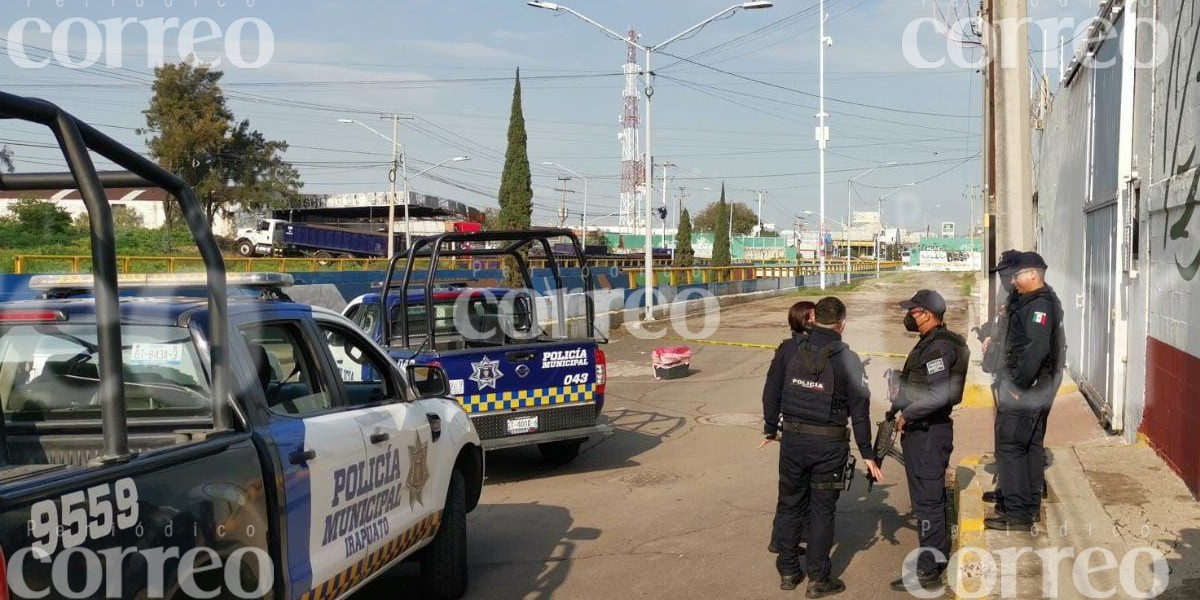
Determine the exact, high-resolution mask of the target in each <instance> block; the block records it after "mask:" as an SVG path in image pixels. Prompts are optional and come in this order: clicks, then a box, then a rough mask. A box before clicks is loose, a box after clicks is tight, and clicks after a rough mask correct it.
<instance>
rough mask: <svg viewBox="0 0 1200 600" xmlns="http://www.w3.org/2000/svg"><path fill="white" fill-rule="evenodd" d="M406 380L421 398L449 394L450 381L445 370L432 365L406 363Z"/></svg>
mask: <svg viewBox="0 0 1200 600" xmlns="http://www.w3.org/2000/svg"><path fill="white" fill-rule="evenodd" d="M408 381H409V382H410V383H412V385H413V387H414V388H416V390H417V395H418V396H420V397H421V398H438V397H442V396H449V395H450V381H449V378H448V377H447V376H446V371H445V370H444V369H442V368H441V367H438V366H434V365H408Z"/></svg>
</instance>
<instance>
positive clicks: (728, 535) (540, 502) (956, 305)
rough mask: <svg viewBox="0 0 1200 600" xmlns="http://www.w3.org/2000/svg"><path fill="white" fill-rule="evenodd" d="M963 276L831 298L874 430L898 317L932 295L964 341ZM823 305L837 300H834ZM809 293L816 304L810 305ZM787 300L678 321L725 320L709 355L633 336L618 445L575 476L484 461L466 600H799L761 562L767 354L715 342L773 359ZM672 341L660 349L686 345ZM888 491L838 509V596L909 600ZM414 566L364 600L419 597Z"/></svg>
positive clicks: (617, 380)
mask: <svg viewBox="0 0 1200 600" xmlns="http://www.w3.org/2000/svg"><path fill="white" fill-rule="evenodd" d="M964 281H967V278H966V276H962V275H953V274H893V275H888V276H885V277H884V278H883V279H882V280H879V281H870V282H868V283H865V284H862V285H860V286H859V287H858V288H857V289H855V290H852V291H848V292H847V291H843V292H839V293H838V295H839V296H840V297H842V299H843V300H844V301H846V303H847V305H848V307H849V317H848V322H847V331H846V340H847V341H848V342H849V344H850V345H851V347H852V348H853V349H855V350H856V351H858V352H859V353H860V354H861V355H862V356H863V358H864V359H870V362H869V364H868V366H867V372H868V375H869V377H870V385H871V389H872V398H873V400H872V404H873V406H872V416H873V420H879V419H881V418H882V414H883V412H884V411H885V410H886V408H887V407H886V406H885V405H884V403H883V400H882V399H883V398H884V396H885V389H886V384H885V382H884V379H883V372H884V370H885V369H887V368H888V367H890V366H895V367H897V368H898V367H899V366H901V364H902V363H903V359H902V358H900V357H898V356H896V355H900V356H902V355H903V354H905V353H907V352H908V350H909V349H910V348H911V347H912V345H913V344H914V343H915V341H916V336H915V334H909V333H906V332H905V331H904V327H903V325H902V324H901V321H902V318H903V311H902V310H901V309H899V308H898V307H897V305H896V302H898V301H899V300H901V299H903V298H907V297H909V296H911V294H912V293H913V292H914V291H916V289H918V288H920V287H930V288H933V289H938V290H939V291H940V292H941V293H942V294H943V295H944V296H945V297H946V300H947V302H948V304H949V305H950V307H951V310H950V313H949V314H948V315H947V321H948V323H949V325H950V326H951V327H952V328H953V329H955V330H957V331H959V332H960V333H964V332H965V330H966V329H967V327H968V325H967V324H966V323H965V322H964V321H965V319H966V304H965V302H964V301H962V298H963V296H962V294H963V292H964V290H963V289H962V288H963V282H964ZM831 291H832V290H831ZM818 292H819V290H818ZM814 296H815V297H819V296H820V295H819V294H808V295H800V294H797V295H794V296H789V297H784V298H775V299H770V300H764V301H759V302H754V303H750V304H743V305H739V306H734V307H730V308H726V309H723V310H721V311H719V312H715V313H710V314H708V315H705V316H703V317H694V318H690V319H688V320H687V324H688V326H689V327H691V328H692V330H693V331H697V330H700V329H701V326H702V325H703V319H704V318H707V319H710V321H709V323H712V321H711V319H714V318H717V317H719V319H720V322H719V326H718V327H717V328H716V330H715V331H714V332H713V333H712V334H711V335H710V336H708V338H707V339H706V340H703V341H691V342H680V341H675V340H657V341H656V340H646V339H639V338H637V337H635V336H634V335H630V334H628V333H625V334H622V335H619V336H617V337H616V338H615V339H613V340H612V342H611V343H610V344H608V345H607V346H606V347H605V352H606V353H607V354H608V360H609V384H608V393H607V398H606V406H605V414H606V415H607V416H608V418H609V419H610V420H611V422H612V423H613V425H614V426H615V428H616V430H617V432H616V434H615V435H614V436H612V437H610V438H607V439H603V440H592V441H590V442H589V443H588V444H586V445H585V447H584V451H583V452H582V454H581V455H580V456H579V458H578V459H576V460H575V461H574V462H572V463H571V464H569V465H566V466H563V467H558V468H552V467H549V466H547V465H545V464H544V463H543V462H542V461H541V459H540V456H539V455H538V453H537V450H536V449H534V448H516V449H512V450H505V451H498V452H494V453H490V454H489V455H488V458H487V461H488V462H487V484H486V486H485V488H484V491H483V498H482V500H481V502H480V505H479V507H478V508H477V509H476V510H475V511H474V512H473V513H471V515H470V516H469V519H468V528H469V529H468V531H469V533H468V535H469V546H470V565H471V582H470V588H469V591H468V593H467V598H470V599H474V600H493V599H494V600H501V599H503V600H518V599H519V600H544V599H549V598H566V599H571V600H589V599H601V598H604V599H608V598H655V599H671V598H680V599H683V598H687V599H694V598H721V599H727V598H728V599H733V598H737V599H758V598H780V597H797V598H799V597H803V593H804V584H801V586H800V587H799V588H798V589H797V590H795V591H792V592H784V591H781V590H780V589H779V578H778V575H777V574H776V572H775V566H774V555H773V554H769V553H768V552H767V542H768V539H769V535H770V529H771V521H772V517H773V514H774V507H775V497H776V481H777V470H776V469H777V461H778V452H779V450H778V448H779V447H778V445H775V444H772V445H769V446H767V447H766V448H763V449H759V448H758V445H759V442H760V440H761V435H760V433H759V432H760V431H761V421H762V412H761V400H760V398H761V393H762V385H763V380H764V378H765V375H766V370H767V366H768V364H769V362H770V359H771V356H772V351H771V350H769V349H762V348H754V347H740V346H735V345H726V344H721V343H715V342H735V343H736V342H740V343H749V344H769V345H771V346H774V345H775V344H778V342H779V341H781V340H782V339H783V338H784V337H786V336H787V327H786V312H787V307H788V306H790V305H791V304H792V303H793V302H795V301H797V300H799V299H802V298H810V299H815V298H814ZM656 329H658V331H662V330H661V329H660V328H656ZM679 329H682V327H672V328H669V330H668V335H671V336H678V335H681V332H680V331H679ZM663 345H688V346H690V347H691V348H692V350H693V358H692V369H691V374H690V375H689V376H688V377H687V378H684V379H678V380H670V381H655V380H654V378H653V374H652V371H651V367H650V352H651V350H652V349H653V348H654V347H655V346H663ZM883 468H884V476H885V481H884V482H883V483H882V484H881V485H877V486H876V487H875V490H874V492H873V493H871V494H869V495H868V494H867V481H866V478H865V477H864V476H863V474H862V468H861V462H860V468H859V473H858V474H857V475H856V477H855V480H854V482H853V486H852V488H851V490H850V491H848V492H844V493H843V494H842V497H841V501H840V503H839V509H838V518H837V541H836V545H835V547H834V551H833V556H832V559H833V568H834V573H836V574H839V575H840V576H841V577H842V578H843V580H845V581H846V584H847V586H848V589H847V591H846V592H845V593H843V594H841V595H840V596H838V597H842V598H868V597H909V596H908V595H907V594H901V593H896V592H893V591H891V589H890V588H889V587H888V583H889V582H890V581H891V580H892V579H895V578H896V577H898V576H899V569H900V565H901V563H902V561H903V560H904V558H905V556H906V555H907V554H908V553H909V552H910V551H911V550H913V549H914V548H915V547H916V544H917V536H916V531H915V529H914V528H913V525H912V523H913V522H912V521H911V519H910V507H909V501H908V492H907V489H906V488H905V485H904V473H903V470H902V467H899V466H898V465H897V464H896V463H894V462H886V463H885V464H884V466H883ZM415 584H416V581H415V580H414V579H413V569H412V567H411V566H404V567H401V568H399V569H397V570H396V571H395V572H393V573H392V574H389V575H388V576H387V577H385V578H383V579H382V580H379V581H377V582H375V583H373V584H372V585H371V586H370V587H369V588H367V589H366V590H364V591H363V592H362V593H360V594H359V597H362V598H376V597H378V598H384V597H386V598H409V597H412V598H417V597H419V596H417V595H415V593H413V594H412V595H409V593H408V592H406V591H403V590H407V589H415V588H416V587H417V586H415Z"/></svg>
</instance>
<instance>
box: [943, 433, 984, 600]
mask: <svg viewBox="0 0 1200 600" xmlns="http://www.w3.org/2000/svg"><path fill="white" fill-rule="evenodd" d="M983 460H984V457H983V456H982V455H972V456H968V457H966V458H964V459H963V460H962V461H961V462H960V463H959V464H958V467H957V468H956V469H955V471H954V473H953V475H952V476H953V480H954V506H955V507H956V508H957V509H958V514H957V515H955V516H956V520H957V523H956V525H955V528H954V532H955V535H954V536H953V537H954V539H953V540H952V546H951V552H952V553H953V554H952V556H953V557H954V558H955V562H956V564H951V565H950V566H949V567H950V568H949V577H948V580H949V581H948V583H949V586H950V588H951V590H952V591H954V597H955V598H956V599H957V598H963V597H970V598H976V597H978V596H977V595H976V594H971V595H968V596H961V595H959V592H964V593H966V592H967V590H969V589H973V590H979V589H980V585H981V584H982V582H983V581H984V575H985V574H984V573H983V569H984V565H983V562H982V561H981V560H980V557H979V555H978V554H977V552H978V551H979V550H984V549H986V548H987V539H986V532H985V531H984V527H983V519H984V517H985V516H986V515H987V508H986V506H985V504H984V502H983V492H984V489H983V483H982V481H980V477H979V474H978V467H979V465H981V464H983ZM968 473H969V474H970V483H968V484H967V487H966V488H962V487H961V486H960V485H959V482H961V481H963V480H964V479H965V477H964V475H965V474H968ZM964 548H973V549H975V550H976V552H971V553H970V554H968V553H964V552H961V550H962V549H964Z"/></svg>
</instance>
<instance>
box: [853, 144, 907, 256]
mask: <svg viewBox="0 0 1200 600" xmlns="http://www.w3.org/2000/svg"><path fill="white" fill-rule="evenodd" d="M894 164H896V161H892V162H886V163H883V164H881V165H879V166H876V167H871V168H870V169H867V170H866V171H864V172H862V173H860V174H858V175H856V176H854V177H851V178H850V180H849V181H847V182H846V272H847V273H849V272H850V223H851V222H852V217H853V215H854V208H853V207H852V206H851V193H852V192H851V189H850V188H851V186H852V185H854V182H855V181H857V180H859V179H861V178H863V177H866V176H867V175H870V174H871V173H873V172H875V171H877V170H879V169H882V168H884V167H890V166H892V165H894Z"/></svg>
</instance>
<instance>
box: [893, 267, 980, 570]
mask: <svg viewBox="0 0 1200 600" xmlns="http://www.w3.org/2000/svg"><path fill="white" fill-rule="evenodd" d="M900 306H901V308H904V309H905V314H904V328H905V329H906V330H908V331H912V332H917V333H920V334H921V339H920V340H919V341H918V342H917V345H916V346H915V347H914V348H913V349H912V352H909V354H908V359H907V360H905V361H904V369H903V370H902V371H901V372H900V389H899V393H898V394H897V396H896V398H895V400H894V401H893V403H892V409H891V411H890V413H891V414H892V415H894V416H895V417H896V425H897V427H899V428H900V430H901V431H902V432H903V433H902V437H901V439H900V445H901V447H902V448H903V450H904V471H905V474H906V475H907V476H908V493H909V498H910V499H911V501H912V507H913V513H914V514H915V515H916V517H917V531H918V536H919V539H920V541H921V546H920V547H921V553H920V554H919V555H918V556H917V565H916V566H917V570H916V573H915V578H914V574H913V573H911V572H908V573H905V574H904V576H903V577H901V578H900V579H897V580H896V581H893V582H892V589H894V590H897V591H901V592H903V591H908V589H909V588H908V587H907V586H906V585H905V582H906V580H907V581H909V582H910V584H913V583H914V580H915V584H918V585H920V586H921V587H923V588H926V589H933V588H935V587H940V584H941V576H942V572H943V571H945V569H946V563H945V561H946V560H948V557H949V556H950V534H949V529H948V524H947V523H946V468H947V467H948V466H949V465H950V453H951V452H953V451H954V421H953V419H951V418H950V413H951V411H952V410H953V409H954V407H955V406H956V405H958V404H959V403H961V402H962V396H963V389H964V387H965V386H966V380H967V367H968V365H970V361H971V351H970V349H968V348H967V343H966V341H965V340H963V338H962V336H960V335H958V334H957V333H954V332H953V331H950V330H949V329H946V325H945V324H944V322H943V318H944V317H945V315H946V301H945V300H944V299H943V298H942V296H941V294H938V293H937V292H935V291H933V290H921V291H919V292H917V293H916V294H914V295H913V297H912V299H911V300H905V301H903V302H901V303H900ZM930 550H937V551H938V552H941V555H940V556H938V555H936V554H934V553H933V552H931V551H930Z"/></svg>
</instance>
